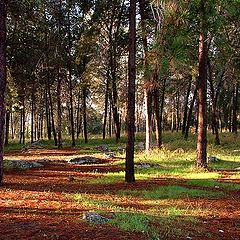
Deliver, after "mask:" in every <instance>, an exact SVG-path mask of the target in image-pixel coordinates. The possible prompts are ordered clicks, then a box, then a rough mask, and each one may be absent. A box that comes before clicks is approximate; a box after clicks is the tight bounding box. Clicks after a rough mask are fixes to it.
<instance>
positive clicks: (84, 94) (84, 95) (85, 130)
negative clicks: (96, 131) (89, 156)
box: [82, 86, 88, 143]
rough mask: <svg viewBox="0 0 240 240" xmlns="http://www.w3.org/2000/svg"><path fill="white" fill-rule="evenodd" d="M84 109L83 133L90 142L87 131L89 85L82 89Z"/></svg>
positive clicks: (86, 140)
mask: <svg viewBox="0 0 240 240" xmlns="http://www.w3.org/2000/svg"><path fill="white" fill-rule="evenodd" d="M82 110H83V134H84V141H85V143H87V142H88V133H87V86H83V89H82Z"/></svg>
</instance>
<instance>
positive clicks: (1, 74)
mask: <svg viewBox="0 0 240 240" xmlns="http://www.w3.org/2000/svg"><path fill="white" fill-rule="evenodd" d="M6 18H7V0H0V185H1V184H2V180H3V147H4V124H5V98H4V95H5V89H6V79H7V67H6V65H7V62H6V47H7V46H6V31H7V30H6Z"/></svg>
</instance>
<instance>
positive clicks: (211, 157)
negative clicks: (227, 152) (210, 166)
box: [207, 156, 219, 163]
mask: <svg viewBox="0 0 240 240" xmlns="http://www.w3.org/2000/svg"><path fill="white" fill-rule="evenodd" d="M218 161H219V159H218V158H217V157H215V156H209V157H207V163H215V162H218Z"/></svg>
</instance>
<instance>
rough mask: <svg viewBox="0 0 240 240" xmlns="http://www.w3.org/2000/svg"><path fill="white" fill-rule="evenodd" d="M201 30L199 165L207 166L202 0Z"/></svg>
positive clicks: (202, 9) (203, 4)
mask: <svg viewBox="0 0 240 240" xmlns="http://www.w3.org/2000/svg"><path fill="white" fill-rule="evenodd" d="M200 4H201V21H202V22H201V30H200V38H199V78H198V142H197V167H201V168H205V167H207V111H206V106H207V102H206V97H207V96H206V95H207V46H206V33H205V32H206V19H205V18H206V13H205V3H204V0H201V2H200Z"/></svg>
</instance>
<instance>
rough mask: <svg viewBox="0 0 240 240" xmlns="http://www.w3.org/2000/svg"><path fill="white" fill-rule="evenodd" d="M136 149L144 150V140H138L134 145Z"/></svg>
mask: <svg viewBox="0 0 240 240" xmlns="http://www.w3.org/2000/svg"><path fill="white" fill-rule="evenodd" d="M135 148H136V149H138V150H144V149H145V144H144V142H138V143H137V144H136V146H135Z"/></svg>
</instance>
